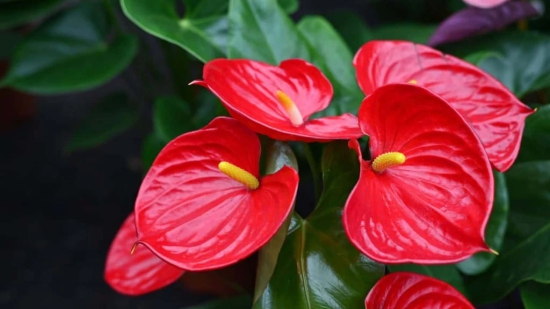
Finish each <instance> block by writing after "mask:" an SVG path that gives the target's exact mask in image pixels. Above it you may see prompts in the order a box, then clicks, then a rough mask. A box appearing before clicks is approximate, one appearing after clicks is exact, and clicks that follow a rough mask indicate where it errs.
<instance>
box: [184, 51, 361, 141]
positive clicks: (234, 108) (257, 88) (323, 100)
mask: <svg viewBox="0 0 550 309" xmlns="http://www.w3.org/2000/svg"><path fill="white" fill-rule="evenodd" d="M203 78H204V81H195V82H193V83H192V84H200V85H203V86H205V87H207V88H208V89H210V90H211V91H212V92H213V93H214V94H215V95H216V96H218V97H219V98H220V99H221V101H222V103H223V104H224V106H225V107H226V108H227V110H228V111H229V113H230V114H231V116H232V117H234V118H235V119H237V120H239V121H240V122H241V123H243V124H245V125H246V126H248V127H249V128H250V129H252V130H254V131H255V132H258V133H260V134H264V135H267V136H269V137H271V138H273V139H278V140H293V141H308V142H310V141H325V142H326V141H331V140H336V139H350V138H357V137H359V136H361V132H360V131H359V127H358V125H357V118H356V117H355V116H354V115H351V114H343V115H341V116H333V117H324V118H318V119H313V120H308V118H309V117H310V116H311V115H312V114H313V113H316V112H318V111H321V110H324V109H325V108H326V107H327V106H328V105H329V103H330V100H331V99H332V94H333V90H332V86H331V84H330V82H329V80H328V79H327V78H326V77H325V76H324V75H323V73H322V72H321V71H320V70H319V69H317V68H316V67H315V66H313V65H312V64H310V63H307V62H306V61H303V60H300V59H290V60H285V61H283V62H281V64H280V65H279V66H278V67H277V66H272V65H269V64H266V63H263V62H259V61H252V60H239V59H235V60H229V59H216V60H213V61H210V62H208V63H207V64H206V65H205V66H204V72H203ZM277 90H281V91H283V92H284V93H286V94H287V95H288V96H289V97H290V98H291V99H292V101H293V102H294V104H295V105H296V107H297V108H298V110H299V111H300V113H301V114H302V116H303V119H304V124H302V125H300V126H294V125H293V124H292V123H291V122H290V120H289V117H288V114H287V112H286V111H285V109H284V108H283V107H282V105H281V103H280V102H279V101H278V100H277V97H276V96H275V93H276V92H277Z"/></svg>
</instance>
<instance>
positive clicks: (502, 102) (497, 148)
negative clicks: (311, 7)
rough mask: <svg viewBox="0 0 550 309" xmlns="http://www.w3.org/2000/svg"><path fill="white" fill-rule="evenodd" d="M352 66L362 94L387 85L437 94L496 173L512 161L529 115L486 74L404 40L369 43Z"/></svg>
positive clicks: (507, 92)
mask: <svg viewBox="0 0 550 309" xmlns="http://www.w3.org/2000/svg"><path fill="white" fill-rule="evenodd" d="M354 65H355V68H356V70H357V72H356V74H357V80H358V82H359V86H360V87H361V89H362V90H363V92H365V93H366V94H370V93H372V92H373V91H374V90H375V89H376V88H378V87H380V86H383V85H386V84H390V83H407V82H410V83H414V84H418V85H419V86H423V87H426V88H428V89H430V90H431V91H433V92H435V93H436V94H438V95H440V96H441V97H442V98H443V99H445V100H446V101H447V102H449V103H450V104H451V105H452V106H453V107H454V108H455V109H457V110H458V111H459V112H460V113H461V114H462V116H464V117H465V118H466V119H467V120H468V121H469V122H470V124H471V125H472V126H473V128H474V130H475V132H476V133H477V135H478V136H479V138H480V139H481V142H482V143H483V145H484V147H485V150H486V151H487V155H488V156H489V160H490V161H491V163H492V164H493V166H494V167H495V168H496V169H498V170H499V171H506V170H507V169H508V168H510V166H511V165H512V164H513V163H514V160H515V159H516V157H517V154H518V151H519V147H520V142H521V135H522V132H523V127H524V124H525V118H526V117H527V116H528V115H530V114H531V113H533V111H532V110H531V109H530V108H528V107H527V106H525V105H523V104H522V103H521V102H520V101H519V100H518V99H517V98H516V97H515V96H514V95H513V94H512V93H511V92H510V91H509V90H508V89H506V87H505V86H503V85H502V84H501V83H500V82H499V81H497V80H496V79H495V78H493V77H491V76H490V75H489V74H487V73H485V72H483V71H482V70H480V69H478V68H477V67H475V66H473V65H471V64H469V63H467V62H465V61H462V60H460V59H458V58H455V57H453V56H449V55H443V54H442V53H441V52H439V51H437V50H434V49H432V48H430V47H427V46H423V45H419V44H414V43H411V42H404V41H371V42H369V43H367V44H365V45H363V47H361V49H360V50H359V51H358V52H357V54H356V55H355V59H354ZM419 104H422V103H421V102H419Z"/></svg>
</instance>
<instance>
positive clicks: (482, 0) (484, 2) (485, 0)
mask: <svg viewBox="0 0 550 309" xmlns="http://www.w3.org/2000/svg"><path fill="white" fill-rule="evenodd" d="M506 1H508V0H464V2H466V4H469V5H471V6H475V7H478V8H484V9H488V8H492V7H495V6H499V5H501V4H503V3H504V2H506Z"/></svg>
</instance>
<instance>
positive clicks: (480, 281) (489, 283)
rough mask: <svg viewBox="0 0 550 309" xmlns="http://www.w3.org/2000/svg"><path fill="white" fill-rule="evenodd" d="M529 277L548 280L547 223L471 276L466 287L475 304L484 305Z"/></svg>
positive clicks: (549, 232)
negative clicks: (477, 274)
mask: <svg viewBox="0 0 550 309" xmlns="http://www.w3.org/2000/svg"><path fill="white" fill-rule="evenodd" d="M546 222H548V221H546ZM531 279H533V280H537V281H540V282H547V283H550V224H546V225H545V226H544V227H543V228H542V229H540V230H539V231H538V232H536V233H535V234H533V235H532V236H531V237H529V238H527V239H526V240H525V241H523V242H522V243H520V244H519V245H518V246H517V247H515V248H514V249H512V250H510V251H508V252H506V253H504V254H502V256H501V257H499V258H498V259H496V261H495V263H494V264H493V265H492V266H491V267H490V268H489V269H488V270H487V271H486V272H484V273H483V274H481V275H479V276H475V277H471V278H470V282H467V285H466V288H467V290H468V295H469V298H470V299H471V300H472V301H473V302H474V303H476V304H485V303H491V302H494V301H496V300H498V299H501V298H502V297H504V296H505V295H507V294H508V293H510V292H511V291H512V290H513V289H514V288H515V287H516V286H518V285H519V284H520V283H522V282H524V281H527V280H531Z"/></svg>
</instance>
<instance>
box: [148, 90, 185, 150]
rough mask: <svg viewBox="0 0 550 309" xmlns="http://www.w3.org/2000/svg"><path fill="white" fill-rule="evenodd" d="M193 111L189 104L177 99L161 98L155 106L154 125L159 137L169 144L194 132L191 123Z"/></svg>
mask: <svg viewBox="0 0 550 309" xmlns="http://www.w3.org/2000/svg"><path fill="white" fill-rule="evenodd" d="M190 118H191V110H190V109H189V104H187V103H186V102H184V101H182V100H181V99H180V98H177V97H161V98H158V99H157V100H156V101H155V104H154V106H153V125H154V126H155V131H156V132H157V133H158V135H159V137H160V138H162V139H163V140H164V141H166V142H169V141H171V140H172V139H174V138H176V137H178V136H179V135H181V134H183V133H185V132H188V131H192V130H193V129H194V127H193V124H192V123H191V122H190V121H189V119H190Z"/></svg>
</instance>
